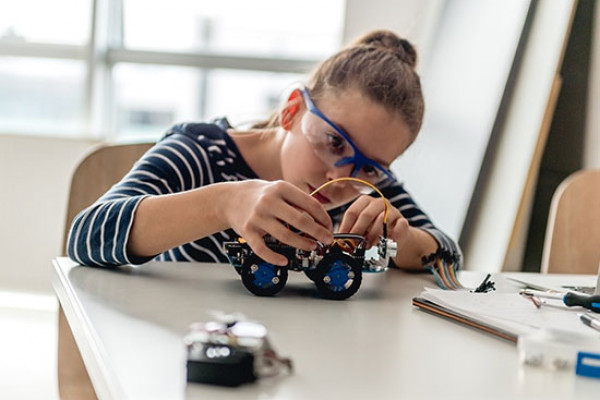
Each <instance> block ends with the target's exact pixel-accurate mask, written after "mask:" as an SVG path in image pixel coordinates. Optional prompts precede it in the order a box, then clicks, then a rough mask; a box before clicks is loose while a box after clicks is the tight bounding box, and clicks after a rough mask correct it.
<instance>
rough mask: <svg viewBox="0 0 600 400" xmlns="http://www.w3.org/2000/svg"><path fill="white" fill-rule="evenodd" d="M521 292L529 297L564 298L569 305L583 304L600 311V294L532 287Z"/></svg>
mask: <svg viewBox="0 0 600 400" xmlns="http://www.w3.org/2000/svg"><path fill="white" fill-rule="evenodd" d="M520 293H521V294H522V295H524V296H528V297H539V298H544V299H555V300H562V302H563V303H564V304H565V305H566V306H567V307H573V306H581V307H584V308H587V309H588V310H592V311H593V312H597V313H600V295H598V294H594V295H589V294H583V293H575V292H566V293H548V292H541V291H539V290H531V289H523V290H521V292H520Z"/></svg>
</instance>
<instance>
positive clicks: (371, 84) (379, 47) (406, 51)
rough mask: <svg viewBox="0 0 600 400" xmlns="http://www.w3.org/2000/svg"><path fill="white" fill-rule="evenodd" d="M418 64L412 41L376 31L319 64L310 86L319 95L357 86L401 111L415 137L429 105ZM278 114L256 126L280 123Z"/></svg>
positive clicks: (313, 94) (262, 126)
mask: <svg viewBox="0 0 600 400" xmlns="http://www.w3.org/2000/svg"><path fill="white" fill-rule="evenodd" d="M416 64H417V52H416V51H415V49H414V47H413V46H412V44H411V43H410V42H408V41H407V40H405V39H402V38H400V37H398V36H397V35H396V34H395V33H393V32H391V31H387V30H378V31H373V32H369V33H367V34H365V35H363V36H362V37H360V38H358V39H357V40H356V41H355V42H354V43H353V44H351V45H350V46H348V47H346V48H345V49H342V50H341V51H339V52H338V53H336V54H334V55H333V56H331V57H329V58H328V59H327V60H325V61H323V62H322V63H321V64H319V65H318V67H317V68H316V69H315V70H314V71H313V73H312V74H311V76H310V78H309V80H308V84H307V89H308V90H309V92H310V94H311V96H312V97H313V98H314V99H318V98H319V96H321V95H322V94H323V93H324V92H325V91H327V90H336V91H339V92H341V91H343V90H346V89H349V88H353V87H354V88H357V89H359V90H361V92H362V93H364V94H365V95H367V96H368V97H369V98H370V99H371V100H373V101H375V102H376V103H378V104H381V105H383V106H384V107H386V108H387V109H389V110H391V111H392V112H398V113H399V114H400V115H401V116H402V117H403V118H404V121H405V122H406V124H407V125H408V128H409V129H410V132H411V133H412V136H413V137H412V139H413V140H414V138H416V136H417V134H418V132H419V130H420V129H421V124H422V122H423V113H424V108H425V106H424V101H423V93H422V91H421V81H420V79H419V75H418V74H417V73H416V71H415V66H416ZM277 115H278V114H277V113H275V114H273V115H272V116H271V117H270V118H269V119H268V120H266V121H263V122H259V123H257V124H255V125H254V127H255V128H266V127H273V126H277V125H278V124H279V122H278V120H277Z"/></svg>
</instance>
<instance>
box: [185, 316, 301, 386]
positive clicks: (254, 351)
mask: <svg viewBox="0 0 600 400" xmlns="http://www.w3.org/2000/svg"><path fill="white" fill-rule="evenodd" d="M184 343H185V345H186V347H187V381H188V382H198V383H207V384H213V385H220V386H230V387H233V386H239V385H242V384H244V383H250V382H254V381H255V380H257V379H258V378H261V377H266V376H273V375H276V374H278V373H280V372H281V371H283V370H288V371H291V368H292V365H291V361H290V360H289V359H287V358H280V357H278V356H277V354H276V353H275V351H274V350H273V349H272V348H271V346H270V344H269V341H268V339H267V330H266V328H265V327H264V326H263V325H261V324H259V323H256V322H250V321H231V322H216V321H211V322H207V323H195V324H192V326H191V327H190V332H189V333H188V334H187V335H186V337H185V339H184Z"/></svg>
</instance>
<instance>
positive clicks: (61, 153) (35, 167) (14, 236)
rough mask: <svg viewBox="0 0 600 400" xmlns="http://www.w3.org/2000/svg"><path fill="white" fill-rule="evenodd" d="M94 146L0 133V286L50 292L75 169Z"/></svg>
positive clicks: (73, 140)
mask: <svg viewBox="0 0 600 400" xmlns="http://www.w3.org/2000/svg"><path fill="white" fill-rule="evenodd" d="M93 144H94V143H93V142H92V141H90V140H75V139H58V138H45V137H28V136H22V135H0V188H1V189H0V250H1V253H0V254H1V257H2V259H1V262H0V290H3V289H9V290H16V291H36V292H44V293H51V292H52V288H51V285H50V276H51V260H52V258H54V257H56V256H57V255H59V254H60V252H61V246H62V238H63V230H64V225H65V213H66V204H67V203H66V202H67V192H68V187H69V182H70V180H71V175H72V171H73V170H74V168H75V166H76V164H77V163H78V161H79V160H80V159H81V158H82V157H83V155H84V154H85V153H86V152H87V151H88V150H89V149H91V147H92V146H93Z"/></svg>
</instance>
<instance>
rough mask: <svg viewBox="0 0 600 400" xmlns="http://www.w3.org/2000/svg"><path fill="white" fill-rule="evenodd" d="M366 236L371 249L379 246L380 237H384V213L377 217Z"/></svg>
mask: <svg viewBox="0 0 600 400" xmlns="http://www.w3.org/2000/svg"><path fill="white" fill-rule="evenodd" d="M364 236H365V240H366V241H367V243H368V245H369V247H373V246H375V245H376V244H377V242H378V241H379V237H380V236H383V213H381V214H379V215H378V216H377V218H376V219H375V221H373V223H372V224H371V226H370V227H369V229H368V230H367V232H366V233H365V235H364Z"/></svg>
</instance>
